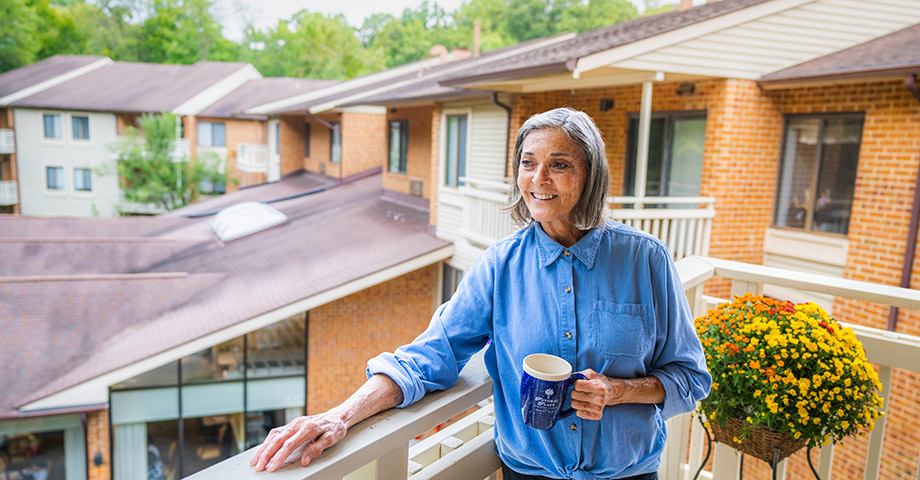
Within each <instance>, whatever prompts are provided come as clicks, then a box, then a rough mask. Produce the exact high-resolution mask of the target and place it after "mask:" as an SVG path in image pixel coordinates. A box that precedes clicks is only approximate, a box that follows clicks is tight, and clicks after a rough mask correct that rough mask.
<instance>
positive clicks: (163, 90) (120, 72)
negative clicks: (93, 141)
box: [12, 62, 251, 112]
mask: <svg viewBox="0 0 920 480" xmlns="http://www.w3.org/2000/svg"><path fill="white" fill-rule="evenodd" d="M244 68H251V67H250V65H249V64H247V63H236V62H198V63H195V64H193V65H166V64H153V63H135V62H117V63H114V64H112V65H109V66H106V67H103V68H100V69H97V70H94V71H92V72H89V73H87V74H85V75H82V76H80V77H77V78H75V79H73V80H70V81H68V82H66V83H65V84H62V85H58V86H55V87H52V88H49V89H47V90H44V91H42V92H39V93H37V94H35V95H31V96H28V97H26V98H24V99H22V100H19V101H16V102H13V103H12V105H13V106H15V107H31V108H56V109H66V110H87V111H101V112H161V111H164V110H173V109H174V108H176V107H178V106H180V105H182V104H183V103H184V102H185V101H186V100H189V99H191V98H192V97H194V96H195V95H196V94H199V93H201V92H203V91H204V90H206V89H207V88H209V87H211V86H213V85H214V84H216V83H218V82H220V81H221V80H224V79H225V78H227V77H228V76H230V75H232V74H234V73H236V72H237V71H240V70H242V69H244Z"/></svg>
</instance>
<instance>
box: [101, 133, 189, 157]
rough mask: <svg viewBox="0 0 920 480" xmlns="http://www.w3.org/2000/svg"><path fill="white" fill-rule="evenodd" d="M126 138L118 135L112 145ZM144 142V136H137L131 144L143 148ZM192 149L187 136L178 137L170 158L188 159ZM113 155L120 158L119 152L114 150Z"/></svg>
mask: <svg viewBox="0 0 920 480" xmlns="http://www.w3.org/2000/svg"><path fill="white" fill-rule="evenodd" d="M124 138H125V137H123V136H121V135H118V136H116V137H115V141H114V142H112V145H115V146H117V145H121V144H122V142H124ZM144 143H145V140H144V138H143V137H136V138H135V139H134V141H133V142H131V146H133V147H137V148H143V147H144ZM191 151H192V150H191V143H190V142H189V140H188V139H187V138H178V139H176V141H175V142H174V143H173V147H172V151H171V152H170V160H172V161H173V162H176V163H178V162H181V161H183V160H186V161H187V160H188V159H189V156H190V155H191ZM112 157H113V158H115V159H118V153H117V152H113V153H112Z"/></svg>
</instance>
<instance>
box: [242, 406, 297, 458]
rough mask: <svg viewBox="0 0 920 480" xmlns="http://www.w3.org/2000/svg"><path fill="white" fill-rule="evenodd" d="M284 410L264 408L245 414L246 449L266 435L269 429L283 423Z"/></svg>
mask: <svg viewBox="0 0 920 480" xmlns="http://www.w3.org/2000/svg"><path fill="white" fill-rule="evenodd" d="M285 424H287V422H286V421H285V418H284V410H265V411H262V412H249V413H247V414H246V449H250V448H252V447H254V446H256V445H258V444H260V443H262V440H264V439H265V437H266V436H268V432H269V430H271V429H273V428H275V427H280V426H281V425H285Z"/></svg>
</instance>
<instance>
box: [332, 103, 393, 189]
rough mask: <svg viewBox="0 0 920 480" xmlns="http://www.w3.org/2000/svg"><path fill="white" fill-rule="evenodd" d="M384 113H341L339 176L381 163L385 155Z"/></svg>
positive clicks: (385, 128) (385, 123)
mask: <svg viewBox="0 0 920 480" xmlns="http://www.w3.org/2000/svg"><path fill="white" fill-rule="evenodd" d="M386 132H387V120H386V115H384V114H377V113H357V112H344V113H342V176H343V177H347V176H349V175H352V174H355V173H358V172H363V171H364V170H367V169H370V168H374V167H378V166H380V159H381V158H386V156H387V133H386Z"/></svg>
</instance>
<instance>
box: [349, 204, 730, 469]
mask: <svg viewBox="0 0 920 480" xmlns="http://www.w3.org/2000/svg"><path fill="white" fill-rule="evenodd" d="M692 320H693V319H692V318H691V315H690V309H689V307H688V305H687V299H686V296H685V294H684V292H683V289H682V288H681V284H680V279H679V278H678V276H677V271H676V269H675V268H674V263H673V262H672V260H671V256H670V254H669V252H668V250H667V248H666V247H665V246H664V244H663V243H662V242H660V241H659V240H657V239H655V238H654V237H652V236H650V235H647V234H645V233H642V232H639V231H637V230H635V229H632V228H630V227H626V226H624V225H622V224H619V223H614V222H608V223H607V224H606V225H604V226H603V227H601V228H596V229H593V230H590V231H589V232H588V233H587V234H586V235H585V236H584V237H583V238H582V239H581V240H579V241H578V242H577V243H576V244H575V245H572V247H571V248H568V249H566V248H564V247H563V246H562V245H560V244H558V243H556V242H555V241H553V240H552V239H551V238H550V237H549V236H547V235H546V233H544V232H543V230H542V229H541V228H540V226H539V224H537V225H534V226H531V227H529V228H525V229H523V230H521V231H519V232H517V233H515V234H513V235H511V236H510V237H508V238H506V239H504V240H501V241H499V242H497V243H496V244H494V245H492V246H491V247H490V248H489V249H488V250H486V252H485V253H484V254H483V255H482V256H481V257H480V259H479V260H478V261H477V262H476V264H475V265H474V266H473V267H472V268H471V269H470V271H469V272H468V273H467V274H466V276H465V277H464V279H463V281H462V282H461V283H460V286H459V288H458V289H457V292H456V293H455V294H454V296H453V298H451V300H450V301H449V302H447V303H445V304H444V305H442V306H441V307H439V308H438V310H437V311H436V312H435V314H434V317H433V318H432V320H431V323H430V325H429V326H428V329H427V330H426V331H425V332H424V333H422V334H421V335H420V336H419V337H418V338H416V339H415V341H413V342H412V343H411V344H409V345H406V346H403V347H400V348H399V349H398V350H397V351H396V352H395V353H383V354H380V355H379V356H377V357H375V358H373V359H371V360H370V361H369V362H368V368H367V374H368V376H370V375H373V374H376V373H383V374H385V375H387V376H389V377H390V378H392V379H393V380H394V381H395V382H396V383H397V384H398V385H399V387H400V388H401V389H402V391H403V402H402V404H401V405H400V406H401V407H402V406H407V405H410V404H411V403H413V402H415V401H416V400H418V399H419V398H421V397H422V396H423V395H424V394H425V393H426V392H430V391H432V390H441V389H445V388H448V387H450V386H451V385H453V384H454V383H455V382H456V381H457V377H458V375H459V372H460V369H461V368H462V367H463V366H464V365H465V364H466V362H467V361H468V360H469V359H470V357H471V356H472V355H473V354H474V353H476V352H478V351H479V350H481V349H482V348H483V347H484V346H485V345H486V344H488V349H487V350H486V353H485V364H486V368H487V369H488V371H489V374H490V375H491V376H492V379H493V380H494V401H495V420H496V429H495V431H496V438H495V443H496V447H497V450H498V454H499V455H500V456H501V458H502V460H504V462H505V463H506V464H507V465H508V466H509V467H511V468H512V469H514V470H515V471H517V472H519V473H524V474H529V475H542V476H548V477H551V478H574V479H584V480H593V479H612V478H620V477H627V476H632V475H639V474H643V473H649V472H653V471H656V470H657V469H658V463H659V461H660V456H661V451H662V449H663V447H664V443H665V436H666V431H665V426H664V420H665V419H667V418H669V417H671V416H673V415H676V414H679V413H683V412H687V411H690V410H692V409H693V408H694V407H695V405H696V402H697V401H698V400H700V399H702V398H705V397H706V395H707V394H708V393H709V387H710V385H711V383H712V378H711V377H710V375H709V373H708V371H707V369H706V361H705V358H704V356H703V349H702V347H701V345H700V341H699V339H698V337H697V335H696V331H695V330H694V327H693V321H692ZM568 334H571V335H568ZM490 341H491V343H489V342H490ZM531 353H550V354H553V355H558V356H560V357H562V358H565V359H566V360H568V361H569V363H571V364H572V365H573V366H574V368H575V371H580V370H584V369H586V368H591V369H594V370H595V371H597V372H599V373H602V374H604V375H607V376H609V377H614V378H638V377H645V376H649V375H652V376H655V377H657V378H658V379H659V380H660V381H661V384H662V385H663V386H664V390H665V394H666V397H665V400H664V402H663V403H661V404H657V405H654V404H651V405H640V404H622V405H615V406H608V407H606V408H605V410H604V415H603V418H602V419H601V420H583V419H581V418H578V417H577V416H575V415H572V416H570V417H566V418H564V419H562V420H560V421H559V422H557V423H556V425H555V426H554V427H553V428H551V429H550V430H535V429H533V428H530V427H528V426H526V425H524V423H523V421H522V420H521V400H520V379H521V372H522V369H523V367H522V361H523V359H524V357H525V356H527V355H529V354H531Z"/></svg>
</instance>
